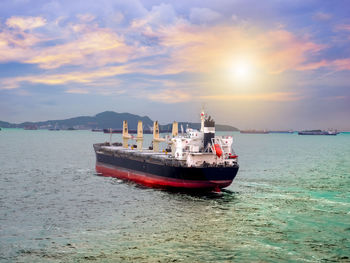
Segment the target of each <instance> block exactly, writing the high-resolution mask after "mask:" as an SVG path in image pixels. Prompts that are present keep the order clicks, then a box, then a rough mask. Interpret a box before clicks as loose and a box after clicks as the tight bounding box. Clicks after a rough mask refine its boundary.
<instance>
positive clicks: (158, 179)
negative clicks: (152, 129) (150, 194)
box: [96, 163, 232, 189]
mask: <svg viewBox="0 0 350 263" xmlns="http://www.w3.org/2000/svg"><path fill="white" fill-rule="evenodd" d="M96 171H97V172H98V173H101V174H102V175H103V176H107V177H116V178H119V179H122V180H130V181H134V182H136V183H139V184H142V185H145V186H151V187H175V188H188V189H190V188H213V189H214V188H224V187H227V186H229V185H230V184H231V183H232V180H223V181H195V180H181V179H175V178H167V177H162V176H157V175H153V174H147V173H143V172H139V171H134V170H129V169H125V168H121V167H115V166H109V165H106V164H101V163H96Z"/></svg>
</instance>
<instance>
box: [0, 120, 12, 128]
mask: <svg viewBox="0 0 350 263" xmlns="http://www.w3.org/2000/svg"><path fill="white" fill-rule="evenodd" d="M0 127H1V128H11V123H9V122H6V121H0Z"/></svg>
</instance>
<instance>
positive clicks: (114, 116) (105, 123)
mask: <svg viewBox="0 0 350 263" xmlns="http://www.w3.org/2000/svg"><path fill="white" fill-rule="evenodd" d="M123 120H127V121H128V125H129V129H130V130H136V128H137V123H138V121H139V120H141V121H142V123H143V127H144V129H147V130H148V129H150V128H151V127H153V120H151V119H150V118H149V117H147V116H143V117H141V116H139V115H135V114H130V113H117V112H113V111H105V112H101V113H99V114H96V115H95V116H80V117H75V118H70V119H65V120H48V121H41V122H23V123H20V124H12V123H8V122H3V121H0V127H3V128H24V127H25V126H33V125H34V126H37V127H38V128H40V129H49V128H59V129H67V128H76V129H95V128H98V129H104V128H112V129H121V128H122V123H123ZM171 125H172V124H166V125H160V130H161V131H164V130H169V131H171ZM181 125H182V126H183V127H184V129H186V127H187V125H188V126H189V127H190V128H194V129H199V128H200V123H191V122H180V123H179V129H180V130H181ZM216 130H217V131H238V129H237V128H235V127H232V126H229V125H220V124H217V125H216Z"/></svg>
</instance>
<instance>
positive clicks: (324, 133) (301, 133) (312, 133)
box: [298, 130, 339, 135]
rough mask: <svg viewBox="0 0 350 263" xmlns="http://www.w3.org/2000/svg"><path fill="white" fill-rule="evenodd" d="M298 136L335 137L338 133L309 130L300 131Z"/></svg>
mask: <svg viewBox="0 0 350 263" xmlns="http://www.w3.org/2000/svg"><path fill="white" fill-rule="evenodd" d="M298 134H299V135H337V134H339V132H338V131H336V130H335V131H322V130H309V131H300V132H298Z"/></svg>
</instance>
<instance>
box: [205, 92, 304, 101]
mask: <svg viewBox="0 0 350 263" xmlns="http://www.w3.org/2000/svg"><path fill="white" fill-rule="evenodd" d="M200 98H201V99H203V100H206V101H212V100H215V101H237V100H238V101H285V102H286V101H297V100H301V99H303V98H304V97H303V96H302V95H300V94H298V93H295V92H272V93H261V94H238V95H210V96H201V97H200Z"/></svg>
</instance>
